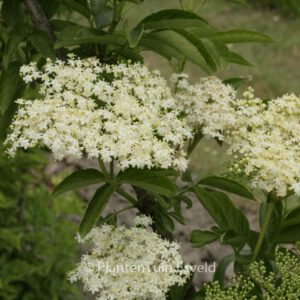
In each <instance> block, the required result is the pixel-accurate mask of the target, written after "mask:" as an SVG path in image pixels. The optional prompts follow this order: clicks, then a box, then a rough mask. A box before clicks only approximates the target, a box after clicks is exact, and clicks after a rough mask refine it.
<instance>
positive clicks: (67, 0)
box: [55, 0, 90, 20]
mask: <svg viewBox="0 0 300 300" xmlns="http://www.w3.org/2000/svg"><path fill="white" fill-rule="evenodd" d="M55 1H56V2H58V3H61V4H63V5H64V6H65V7H67V8H68V9H70V10H74V11H76V12H78V13H79V14H81V15H82V16H84V17H86V18H87V19H88V20H89V18H90V11H89V9H88V7H87V6H86V5H84V4H82V3H81V1H76V0H55Z"/></svg>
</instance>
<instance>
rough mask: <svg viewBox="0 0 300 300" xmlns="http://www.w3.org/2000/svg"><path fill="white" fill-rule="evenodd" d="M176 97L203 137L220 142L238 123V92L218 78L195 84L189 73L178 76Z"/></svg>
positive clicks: (174, 81) (176, 76)
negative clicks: (235, 105) (236, 121)
mask: <svg viewBox="0 0 300 300" xmlns="http://www.w3.org/2000/svg"><path fill="white" fill-rule="evenodd" d="M171 81H172V82H173V83H174V84H175V89H176V98H177V101H178V105H179V109H180V110H182V111H183V112H184V113H185V115H186V118H187V120H188V122H189V124H190V125H191V126H192V127H193V128H194V129H199V130H201V131H202V133H203V134H205V135H209V136H211V137H214V138H218V139H220V140H223V139H224V132H225V131H226V130H227V129H228V128H231V127H232V126H233V125H234V122H235V114H234V104H235V100H236V92H235V90H234V89H233V88H232V86H230V85H227V84H224V83H223V82H222V80H220V79H219V78H217V77H214V76H211V77H204V78H202V79H201V80H200V81H199V82H198V83H196V84H191V83H189V81H188V75H187V74H174V75H173V76H172V77H171Z"/></svg>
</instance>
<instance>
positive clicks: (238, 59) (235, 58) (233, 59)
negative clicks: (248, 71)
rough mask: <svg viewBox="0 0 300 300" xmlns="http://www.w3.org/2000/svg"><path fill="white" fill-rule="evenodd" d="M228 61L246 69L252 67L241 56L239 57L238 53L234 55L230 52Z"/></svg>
mask: <svg viewBox="0 0 300 300" xmlns="http://www.w3.org/2000/svg"><path fill="white" fill-rule="evenodd" d="M229 61H230V62H231V63H234V64H237V65H243V66H248V67H252V66H253V65H252V64H251V63H250V62H249V61H248V60H246V59H245V58H244V57H243V56H241V55H239V54H238V53H235V52H230V57H229Z"/></svg>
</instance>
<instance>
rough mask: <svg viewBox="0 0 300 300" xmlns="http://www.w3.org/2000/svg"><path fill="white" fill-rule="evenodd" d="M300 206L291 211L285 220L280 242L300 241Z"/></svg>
mask: <svg viewBox="0 0 300 300" xmlns="http://www.w3.org/2000/svg"><path fill="white" fill-rule="evenodd" d="M299 228H300V207H298V208H296V209H294V210H293V211H291V212H290V213H289V214H288V215H287V217H286V218H285V219H284V220H283V222H282V225H281V229H280V234H279V237H278V238H277V242H279V243H294V242H297V241H300V230H299Z"/></svg>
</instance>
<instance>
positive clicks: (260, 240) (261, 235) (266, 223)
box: [253, 197, 276, 260]
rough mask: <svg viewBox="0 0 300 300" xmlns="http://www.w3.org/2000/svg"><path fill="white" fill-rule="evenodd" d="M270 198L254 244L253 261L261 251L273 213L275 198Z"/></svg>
mask: <svg viewBox="0 0 300 300" xmlns="http://www.w3.org/2000/svg"><path fill="white" fill-rule="evenodd" d="M270 198H271V202H270V203H269V206H268V209H267V213H266V216H265V219H264V222H263V225H262V228H261V231H260V233H259V237H258V240H257V243H256V245H255V248H254V253H253V260H256V258H257V256H258V253H259V251H260V249H261V246H262V244H263V241H264V238H265V236H266V233H267V230H268V227H269V224H270V221H271V218H272V215H273V211H274V208H275V202H276V198H274V197H270Z"/></svg>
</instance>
